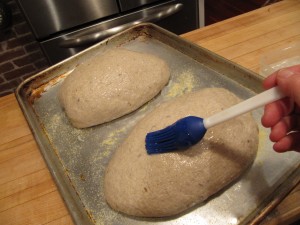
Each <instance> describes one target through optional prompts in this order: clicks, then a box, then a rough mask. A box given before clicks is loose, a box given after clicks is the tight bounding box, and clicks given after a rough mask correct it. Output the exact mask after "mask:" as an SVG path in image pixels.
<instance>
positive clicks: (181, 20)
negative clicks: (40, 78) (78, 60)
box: [17, 0, 200, 64]
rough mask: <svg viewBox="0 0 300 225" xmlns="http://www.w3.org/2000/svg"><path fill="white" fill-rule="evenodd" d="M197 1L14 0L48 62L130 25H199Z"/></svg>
mask: <svg viewBox="0 0 300 225" xmlns="http://www.w3.org/2000/svg"><path fill="white" fill-rule="evenodd" d="M198 1H199V0H189V1H184V0H63V1H61V0H17V2H18V4H19V6H20V8H21V10H22V12H23V13H24V15H25V17H26V19H27V21H28V22H29V24H30V26H31V28H32V31H33V33H34V35H35V38H36V40H37V41H38V42H39V43H40V45H41V47H42V49H43V51H44V53H45V55H46V57H47V59H48V61H49V63H50V64H55V63H57V62H59V61H61V60H63V59H65V58H67V57H70V56H72V55H74V54H76V53H78V52H80V51H82V50H83V49H85V48H87V47H89V46H91V45H93V44H95V43H97V42H99V41H101V40H103V39H104V38H106V37H108V36H110V35H113V34H115V33H117V32H119V31H122V30H124V29H126V28H128V27H130V26H132V25H134V24H138V23H141V22H153V23H155V24H157V25H159V26H161V27H163V28H165V29H167V30H170V31H172V32H174V33H176V34H182V33H185V32H188V31H191V30H194V29H196V28H198V27H199V23H200V21H199V18H200V17H199V2H198Z"/></svg>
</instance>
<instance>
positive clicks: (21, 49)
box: [0, 0, 49, 96]
mask: <svg viewBox="0 0 300 225" xmlns="http://www.w3.org/2000/svg"><path fill="white" fill-rule="evenodd" d="M0 1H1V0H0ZM2 2H4V3H6V5H7V6H8V7H9V8H10V10H11V14H12V23H11V25H10V26H9V27H8V28H6V29H5V30H0V96H4V95H7V94H10V93H12V92H13V91H14V90H15V89H16V87H17V86H18V85H19V84H20V83H21V82H22V81H23V80H24V79H25V78H27V77H29V76H31V75H33V74H36V73H37V72H39V71H41V70H43V69H45V68H47V67H48V66H49V64H48V62H47V60H46V58H45V56H44V55H43V52H42V50H41V49H40V46H39V44H38V43H37V42H36V41H35V39H34V36H33V34H32V32H31V30H30V27H29V25H28V24H27V22H26V20H25V18H24V17H23V15H22V14H21V11H20V9H19V7H18V5H17V3H16V2H15V1H14V0H2Z"/></svg>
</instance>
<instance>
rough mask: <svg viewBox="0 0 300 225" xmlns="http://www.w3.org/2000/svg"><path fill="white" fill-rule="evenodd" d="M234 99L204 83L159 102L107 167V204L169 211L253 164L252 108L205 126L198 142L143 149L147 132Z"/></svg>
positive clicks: (135, 211)
mask: <svg viewBox="0 0 300 225" xmlns="http://www.w3.org/2000/svg"><path fill="white" fill-rule="evenodd" d="M238 101H239V99H238V98H237V97H236V96H235V95H233V94H232V93H231V92H229V91H227V90H225V89H218V88H212V89H204V90H202V91H199V92H195V93H191V94H187V95H184V96H182V97H180V98H177V99H175V100H174V101H171V102H167V103H164V104H162V105H160V106H159V107H158V108H156V109H154V110H153V111H152V112H151V113H150V114H148V115H146V116H145V117H144V118H143V119H142V120H141V121H140V122H139V123H138V124H137V125H136V126H135V127H134V129H133V130H132V132H131V133H130V134H129V136H128V137H127V139H126V140H125V141H124V142H123V143H122V144H121V146H119V148H118V149H117V151H116V152H115V154H114V155H113V157H112V158H111V160H110V162H109V165H108V166H107V168H106V174H105V178H104V190H105V198H106V201H107V202H108V204H109V205H110V206H111V207H112V208H113V209H115V210H116V211H121V212H123V213H126V214H129V215H134V216H141V217H164V216H172V215H176V214H179V213H181V212H183V211H185V210H186V209H189V208H191V207H192V206H194V205H195V204H198V203H200V202H202V201H204V200H205V199H207V198H208V197H209V196H211V195H213V194H215V193H216V192H218V191H219V190H221V189H222V188H224V187H225V186H226V185H228V184H229V183H230V182H232V181H233V180H235V179H236V178H237V177H239V176H240V175H241V174H242V173H243V172H244V171H245V170H246V168H247V167H249V166H250V165H251V164H252V162H253V160H254V158H255V156H256V152H257V148H258V128H257V124H256V122H255V121H254V119H253V118H252V116H251V114H245V115H243V116H240V117H238V118H235V119H233V120H230V121H227V122H224V123H222V124H220V125H217V126H215V127H213V128H211V129H209V130H208V131H207V133H206V135H205V136H204V139H203V140H202V141H201V142H199V143H197V144H196V145H194V146H193V147H191V148H189V149H187V150H184V151H177V152H172V153H165V154H157V155H147V153H146V149H145V136H146V134H147V133H148V132H151V131H155V130H159V129H162V128H165V127H166V126H168V125H170V124H172V123H174V122H175V121H177V120H178V119H180V118H183V117H185V116H188V115H194V116H200V117H202V118H205V117H207V116H209V115H212V114H214V113H216V112H219V111H221V110H223V109H224V108H227V107H229V106H231V105H233V104H235V103H237V102H238Z"/></svg>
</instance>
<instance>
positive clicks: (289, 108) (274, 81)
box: [261, 65, 300, 152]
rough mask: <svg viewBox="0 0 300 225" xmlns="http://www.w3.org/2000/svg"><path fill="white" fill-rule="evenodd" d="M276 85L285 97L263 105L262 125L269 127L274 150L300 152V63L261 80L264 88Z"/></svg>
mask: <svg viewBox="0 0 300 225" xmlns="http://www.w3.org/2000/svg"><path fill="white" fill-rule="evenodd" d="M276 85H277V86H278V87H279V88H280V90H281V91H282V92H283V93H284V94H285V95H286V96H287V97H286V98H283V99H281V100H278V101H276V102H273V103H270V104H268V105H266V106H265V110H264V114H263V116H262V119H261V122H262V125H263V126H264V127H267V128H271V133H270V140H271V141H272V142H275V143H274V145H273V149H274V150H275V151H276V152H286V151H290V150H295V151H298V152H300V65H296V66H292V67H288V68H284V69H281V70H278V71H276V72H275V73H273V74H271V75H270V76H268V77H267V78H266V79H265V80H264V82H263V86H264V88H265V89H269V88H272V87H274V86H276Z"/></svg>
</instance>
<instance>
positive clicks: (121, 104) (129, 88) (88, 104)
mask: <svg viewBox="0 0 300 225" xmlns="http://www.w3.org/2000/svg"><path fill="white" fill-rule="evenodd" d="M169 77H170V72H169V68H168V65H167V64H166V63H165V62H164V61H163V60H162V59H160V58H158V57H156V56H154V55H150V54H145V53H138V52H134V51H129V50H126V49H118V48H117V49H114V50H110V51H108V52H106V53H105V54H103V55H100V56H96V57H93V58H91V59H89V60H87V61H86V62H84V63H82V64H80V65H79V66H78V67H77V68H76V69H75V70H74V71H73V72H72V73H71V74H70V75H69V76H68V77H67V78H66V79H65V80H64V82H63V84H62V86H61V88H60V91H59V100H60V102H61V104H62V106H63V108H64V109H65V112H66V114H67V116H68V118H69V119H70V121H71V123H72V124H73V126H75V127H78V128H84V127H90V126H94V125H97V124H101V123H104V122H108V121H111V120H113V119H116V118H118V117H121V116H123V115H125V114H127V113H130V112H132V111H134V110H135V109H137V108H138V107H140V106H141V105H143V104H144V103H146V102H147V101H149V100H150V99H152V98H153V97H154V96H155V95H157V94H158V93H159V92H160V91H161V89H162V88H163V87H164V86H165V85H166V84H167V83H168V81H169Z"/></svg>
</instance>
